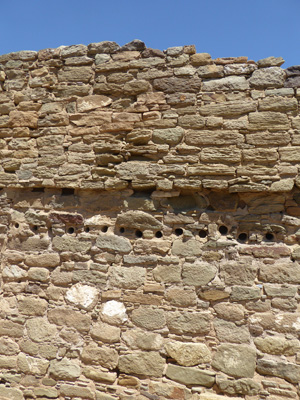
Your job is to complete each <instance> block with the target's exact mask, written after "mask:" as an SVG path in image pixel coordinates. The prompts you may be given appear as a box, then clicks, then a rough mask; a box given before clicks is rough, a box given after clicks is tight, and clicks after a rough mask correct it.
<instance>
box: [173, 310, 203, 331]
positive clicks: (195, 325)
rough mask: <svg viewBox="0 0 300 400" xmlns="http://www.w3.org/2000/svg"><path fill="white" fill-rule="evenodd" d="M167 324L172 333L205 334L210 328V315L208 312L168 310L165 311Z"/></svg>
mask: <svg viewBox="0 0 300 400" xmlns="http://www.w3.org/2000/svg"><path fill="white" fill-rule="evenodd" d="M167 326H168V328H169V330H170V332H172V333H176V334H179V335H182V334H207V333H208V332H209V330H210V316H209V314H208V313H204V312H203V313H201V312H195V311H193V312H188V311H170V312H168V313H167Z"/></svg>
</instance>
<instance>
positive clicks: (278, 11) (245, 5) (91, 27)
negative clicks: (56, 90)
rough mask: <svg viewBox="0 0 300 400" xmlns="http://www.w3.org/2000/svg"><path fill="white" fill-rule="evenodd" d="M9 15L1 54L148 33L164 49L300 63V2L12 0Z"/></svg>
mask: <svg viewBox="0 0 300 400" xmlns="http://www.w3.org/2000/svg"><path fill="white" fill-rule="evenodd" d="M1 16H2V18H1V24H0V34H1V42H0V54H5V53H9V52H12V51H18V50H40V49H43V48H47V47H58V46H60V45H71V44H79V43H82V44H89V43H91V42H101V41H103V40H113V41H116V42H117V43H119V44H120V45H123V44H125V43H127V42H129V41H131V40H133V39H141V40H143V41H144V42H145V43H146V45H147V47H152V48H158V49H161V50H164V49H166V48H168V47H172V46H180V45H185V44H195V45H196V49H197V52H198V53H202V52H207V53H210V54H211V55H212V57H213V58H217V57H236V56H248V58H249V59H252V60H255V61H257V60H259V59H260V58H265V57H268V56H276V57H278V56H281V57H283V58H284V59H285V60H286V62H285V64H284V65H283V68H284V67H285V68H287V67H289V66H291V65H299V64H300V43H299V37H300V34H299V22H300V19H299V18H300V0H284V1H283V0H250V1H249V0H248V1H246V0H183V1H182V0H147V1H145V0H105V1H103V0H26V1H24V0H11V1H5V2H4V1H2V2H1Z"/></svg>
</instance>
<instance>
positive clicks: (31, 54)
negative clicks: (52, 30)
mask: <svg viewBox="0 0 300 400" xmlns="http://www.w3.org/2000/svg"><path fill="white" fill-rule="evenodd" d="M124 51H139V52H142V57H145V58H147V57H153V56H156V57H157V56H158V57H167V56H171V57H174V56H178V55H181V54H189V55H193V54H196V53H197V51H196V47H195V45H184V46H174V47H169V48H167V49H165V50H163V51H162V50H159V49H152V48H150V47H147V46H146V44H145V43H144V42H143V41H141V40H139V39H134V40H132V41H131V42H129V43H126V44H125V45H123V46H120V45H119V44H117V43H116V42H114V41H102V42H94V43H90V44H88V45H83V44H74V45H68V46H65V45H61V46H59V47H57V48H46V49H41V50H38V51H35V50H20V51H16V52H11V53H6V54H0V64H1V63H3V62H4V63H5V62H7V61H9V60H21V61H34V60H45V59H50V58H68V57H73V56H77V55H96V54H116V53H120V52H124ZM76 53H78V54H76ZM199 54H206V55H207V57H211V56H210V54H208V53H202V52H201V53H199ZM211 61H212V62H213V63H215V64H220V65H226V64H232V63H237V64H240V63H247V64H254V65H257V66H258V67H259V68H263V67H271V66H276V67H280V66H281V65H283V64H284V63H285V60H284V59H283V58H282V57H274V56H269V57H266V58H263V59H260V60H257V61H254V60H248V57H247V56H239V57H218V58H215V59H211ZM294 67H295V66H291V67H289V68H287V70H288V71H289V70H293V69H294Z"/></svg>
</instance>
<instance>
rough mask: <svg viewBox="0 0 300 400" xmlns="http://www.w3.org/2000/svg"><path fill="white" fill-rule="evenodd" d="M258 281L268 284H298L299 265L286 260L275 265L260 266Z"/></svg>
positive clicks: (299, 278) (299, 279) (299, 276)
mask: <svg viewBox="0 0 300 400" xmlns="http://www.w3.org/2000/svg"><path fill="white" fill-rule="evenodd" d="M259 279H260V280H261V281H263V282H268V283H292V284H299V283H300V264H299V263H298V262H291V261H290V260H286V261H285V262H283V261H280V262H276V263H275V264H262V265H261V267H260V269H259Z"/></svg>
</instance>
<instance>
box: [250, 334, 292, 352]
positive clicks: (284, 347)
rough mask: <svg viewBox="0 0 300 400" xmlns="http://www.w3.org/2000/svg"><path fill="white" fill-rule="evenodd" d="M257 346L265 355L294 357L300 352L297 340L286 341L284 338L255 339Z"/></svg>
mask: <svg viewBox="0 0 300 400" xmlns="http://www.w3.org/2000/svg"><path fill="white" fill-rule="evenodd" d="M254 343H255V346H256V347H257V348H258V349H259V350H260V351H262V352H263V353H268V354H275V355H282V354H283V355H285V356H293V355H295V354H296V353H297V352H298V351H299V350H300V342H299V340H297V339H286V338H284V337H282V336H267V337H264V338H263V337H258V338H256V339H254Z"/></svg>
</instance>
